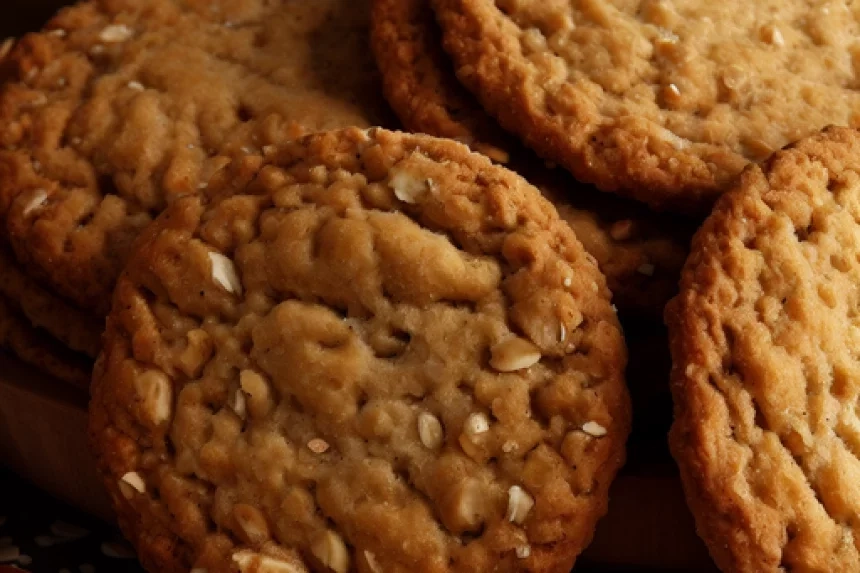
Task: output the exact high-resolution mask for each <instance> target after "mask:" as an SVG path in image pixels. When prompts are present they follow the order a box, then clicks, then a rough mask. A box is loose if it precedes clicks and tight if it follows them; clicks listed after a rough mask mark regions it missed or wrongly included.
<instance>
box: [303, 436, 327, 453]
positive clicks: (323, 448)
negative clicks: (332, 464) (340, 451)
mask: <svg viewBox="0 0 860 573" xmlns="http://www.w3.org/2000/svg"><path fill="white" fill-rule="evenodd" d="M329 448H331V446H330V445H329V443H328V442H327V441H325V440H323V439H321V438H314V439H313V440H311V441H309V442H308V449H309V450H310V451H312V452H313V453H315V454H324V453H326V452H327V451H328V450H329Z"/></svg>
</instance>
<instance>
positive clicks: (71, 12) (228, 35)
mask: <svg viewBox="0 0 860 573" xmlns="http://www.w3.org/2000/svg"><path fill="white" fill-rule="evenodd" d="M369 13H370V7H369V2H365V1H358V2H349V1H346V0H315V1H314V2H304V1H301V0H278V1H275V2H269V1H264V0H241V1H235V0H213V1H211V2H202V1H197V0H195V1H191V2H188V1H179V0H92V1H87V2H82V3H80V4H77V5H75V6H73V7H71V8H68V9H65V10H63V11H62V12H60V14H59V15H58V16H56V17H55V18H54V19H53V20H52V21H51V22H50V23H49V24H48V26H47V27H46V29H45V30H44V31H43V32H41V33H38V34H31V35H28V36H26V37H24V38H23V39H22V40H20V41H19V42H18V43H17V44H15V45H14V47H11V48H9V52H8V54H7V55H6V56H5V58H3V60H2V65H0V80H2V82H0V83H4V82H5V85H4V87H3V88H2V91H0V217H2V219H3V220H4V223H5V227H6V229H5V232H7V233H8V235H9V238H10V239H11V243H12V246H13V247H14V250H15V252H16V255H17V257H18V258H19V259H20V260H21V262H22V263H23V264H24V265H25V266H26V267H27V268H28V270H29V271H30V272H31V273H32V274H33V275H35V276H38V277H39V278H40V279H45V280H46V281H48V282H49V283H50V284H51V285H52V286H53V287H54V288H55V289H56V290H57V291H58V292H60V293H61V294H63V295H64V296H66V297H68V298H70V299H71V300H73V301H75V302H76V303H77V304H78V305H80V306H81V307H83V308H87V309H92V310H94V311H96V312H97V313H102V314H104V313H106V312H107V309H108V306H109V301H110V293H111V290H112V287H113V285H114V282H115V280H116V277H117V276H118V274H119V270H120V269H121V268H122V264H123V262H124V261H125V258H126V256H127V253H128V252H129V249H130V247H131V244H132V242H133V240H134V238H135V237H136V236H137V235H138V233H139V232H140V230H141V229H142V228H144V227H145V226H146V225H147V224H148V223H149V222H150V221H151V220H152V219H153V218H154V217H155V216H156V215H157V214H158V213H159V212H160V211H161V210H163V209H164V208H165V206H167V205H169V204H170V203H171V202H172V201H173V200H174V199H175V198H176V197H178V196H181V195H186V194H188V193H193V192H197V191H201V190H205V188H206V186H207V184H208V181H209V179H210V177H211V176H212V175H213V173H215V172H217V171H218V170H220V169H223V168H224V166H225V164H226V163H227V162H229V161H230V160H231V159H232V160H233V161H245V162H247V163H249V166H253V165H254V164H255V163H256V164H258V163H259V162H260V161H261V160H262V159H261V156H262V155H264V154H265V149H266V148H267V147H268V146H269V145H271V144H273V143H275V142H277V141H280V140H282V139H286V138H292V137H295V136H298V135H301V134H303V133H306V132H309V131H317V130H322V129H331V128H336V127H346V126H351V125H357V126H369V125H380V124H385V123H386V122H387V121H388V119H387V115H386V114H387V112H386V111H385V105H384V100H383V98H382V97H381V96H380V95H379V91H380V90H379V87H378V76H377V73H376V68H375V65H374V63H373V59H372V57H371V56H370V54H369V47H368V45H367V44H368V41H367V33H368V32H367V30H368V26H369Z"/></svg>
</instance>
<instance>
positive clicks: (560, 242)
mask: <svg viewBox="0 0 860 573" xmlns="http://www.w3.org/2000/svg"><path fill="white" fill-rule="evenodd" d="M212 187H213V188H216V189H218V191H219V193H218V194H216V195H215V196H216V197H217V199H216V200H212V201H210V202H208V203H207V200H206V198H205V197H203V196H189V197H185V198H181V199H179V200H177V201H175V202H174V203H173V204H172V205H171V206H170V207H169V208H168V210H167V211H166V212H165V213H164V214H163V215H162V216H161V217H160V218H159V219H158V220H157V221H156V222H155V223H154V224H153V225H152V226H151V227H149V229H148V230H147V231H145V233H144V235H143V236H142V238H141V240H140V242H139V244H138V248H137V249H136V250H135V254H134V255H133V256H132V257H131V259H130V261H129V264H128V267H127V268H126V271H125V272H124V274H123V276H122V278H121V279H120V281H119V283H118V285H117V290H116V293H115V297H114V303H113V311H112V313H111V314H110V316H109V318H108V327H107V334H106V335H105V349H104V353H103V355H102V358H101V359H100V366H99V367H98V368H97V372H96V374H95V376H94V385H93V399H92V403H91V408H90V435H91V440H92V444H93V449H94V451H95V453H96V456H97V458H98V460H99V467H100V468H101V471H102V473H103V476H104V478H105V483H106V484H107V488H108V491H109V493H110V496H111V498H112V499H113V502H114V504H115V507H116V510H117V514H118V516H119V520H120V523H121V524H122V526H123V528H124V530H125V533H126V534H127V535H128V536H129V538H130V539H131V541H133V542H134V543H135V545H136V547H137V549H138V552H139V554H140V556H141V559H142V562H143V563H144V565H145V566H146V567H148V568H149V569H150V570H152V571H169V572H172V571H188V569H189V568H190V567H194V568H195V570H199V569H205V570H207V571H210V572H213V571H235V570H239V571H245V572H248V571H263V570H265V571H307V570H313V571H323V570H325V571H335V572H338V573H345V572H346V571H356V570H357V571H366V572H371V571H387V572H392V573H396V572H405V571H415V572H418V571H434V572H435V571H490V570H492V571H568V570H569V568H570V567H571V565H572V564H573V561H574V559H575V557H576V555H577V554H578V553H579V552H580V551H581V550H582V548H583V547H584V546H585V545H586V544H587V543H588V541H589V539H590V538H591V536H592V533H593V528H594V525H595V522H596V521H597V519H598V518H599V517H600V516H601V515H602V514H603V513H604V512H605V511H606V506H607V490H608V486H609V483H610V481H611V480H612V477H613V475H614V474H615V472H616V470H617V469H618V467H619V466H620V465H621V463H622V459H623V456H624V442H625V439H626V437H627V433H628V429H629V423H630V420H629V403H628V396H627V392H626V388H625V385H624V380H623V371H624V364H625V361H626V357H625V354H626V353H625V349H624V342H623V338H622V335H621V332H620V328H619V325H618V321H617V318H616V316H615V313H614V312H613V311H612V309H611V306H610V302H609V292H608V290H607V288H606V286H605V282H604V279H603V277H602V275H601V274H600V273H599V271H598V269H597V268H596V266H595V265H594V264H593V263H592V262H591V260H590V258H589V257H588V256H587V255H586V254H585V252H584V251H583V249H582V246H581V245H580V244H579V242H578V241H577V240H576V238H575V236H574V235H573V233H572V231H571V230H570V228H569V227H568V226H567V225H565V224H564V223H563V222H562V221H561V220H560V219H559V218H558V215H557V213H556V211H555V209H554V208H553V207H552V205H550V204H549V203H548V202H547V201H545V200H544V199H542V198H541V197H540V195H539V193H538V192H537V190H535V189H534V188H533V187H531V186H530V185H529V184H528V183H527V182H526V181H524V180H523V179H522V178H520V177H518V176H517V175H516V174H514V173H512V172H510V171H508V170H506V169H503V168H501V167H498V166H494V165H493V164H492V163H491V162H490V161H489V160H488V159H487V158H486V157H483V156H481V155H479V154H473V153H469V151H468V148H467V147H465V146H464V145H462V144H459V143H457V142H454V141H451V140H443V139H435V138H431V137H428V136H423V135H409V134H400V133H393V132H387V131H384V130H381V129H373V130H369V131H362V130H359V129H355V128H353V129H349V130H345V131H339V132H332V133H327V134H321V135H316V136H310V137H309V138H306V139H303V140H301V141H299V142H293V143H290V144H285V145H284V146H282V147H280V148H279V149H278V150H277V151H276V152H275V153H274V154H273V155H272V156H271V159H270V161H268V162H267V163H266V164H265V165H264V166H263V167H262V168H261V170H260V171H259V172H258V173H255V174H244V173H241V172H229V173H225V174H224V175H223V176H222V177H220V178H218V179H217V180H213V182H212Z"/></svg>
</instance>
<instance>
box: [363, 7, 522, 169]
mask: <svg viewBox="0 0 860 573" xmlns="http://www.w3.org/2000/svg"><path fill="white" fill-rule="evenodd" d="M370 32H371V33H370V38H371V46H372V47H373V53H374V56H375V58H376V63H377V65H378V66H379V70H380V72H381V74H382V87H383V91H384V93H385V99H386V100H388V103H389V104H391V108H392V109H393V110H394V113H396V114H397V117H398V118H399V119H400V121H401V123H403V126H404V127H405V128H406V129H408V130H410V131H416V132H420V133H426V134H429V135H434V136H436V137H448V138H450V139H456V140H457V141H460V142H462V143H465V144H467V145H468V146H469V147H471V148H472V149H474V150H475V151H478V152H480V153H483V154H484V155H486V156H488V157H490V158H491V159H492V160H493V161H496V162H498V163H507V161H508V159H509V152H510V148H511V147H512V146H513V144H514V142H513V139H512V138H511V136H510V135H508V134H507V133H505V132H504V130H502V128H500V127H499V126H498V124H497V123H496V121H495V120H494V119H493V118H491V117H490V116H489V115H487V113H486V112H485V111H484V110H483V108H482V107H481V105H480V104H479V103H478V102H477V100H475V97H474V96H473V95H472V94H471V93H469V92H468V91H467V90H466V88H464V87H463V86H462V85H461V84H460V82H459V81H457V78H456V76H455V75H454V68H453V67H452V65H451V63H450V61H449V60H448V56H447V55H446V54H445V52H444V50H443V49H442V34H441V32H440V30H439V27H438V25H437V24H436V21H435V19H434V16H433V10H432V8H431V7H430V1H429V0H373V9H372V12H371V27H370Z"/></svg>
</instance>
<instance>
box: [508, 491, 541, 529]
mask: <svg viewBox="0 0 860 573" xmlns="http://www.w3.org/2000/svg"><path fill="white" fill-rule="evenodd" d="M534 504H535V500H534V498H533V497H532V496H530V495H529V494H528V492H526V490H524V489H523V488H521V487H520V486H518V485H514V486H511V488H510V489H509V490H508V513H507V516H508V521H510V522H512V523H516V524H522V523H523V522H524V521H525V520H526V516H528V514H529V511H531V509H532V507H534Z"/></svg>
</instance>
